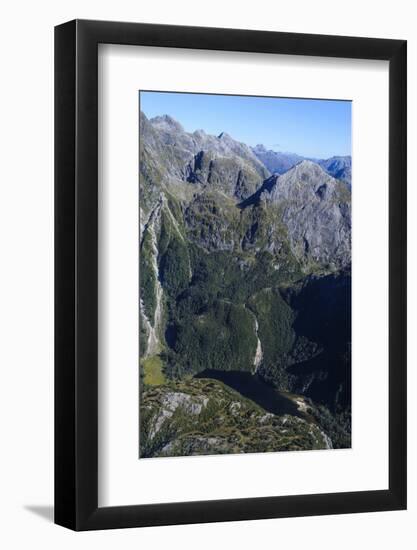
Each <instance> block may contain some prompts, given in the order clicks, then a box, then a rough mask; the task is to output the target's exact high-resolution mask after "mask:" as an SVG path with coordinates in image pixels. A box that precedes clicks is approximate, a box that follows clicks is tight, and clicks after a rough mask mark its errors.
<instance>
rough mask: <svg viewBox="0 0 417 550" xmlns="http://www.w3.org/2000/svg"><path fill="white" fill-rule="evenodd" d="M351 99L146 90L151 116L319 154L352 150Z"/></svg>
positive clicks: (143, 96) (143, 101)
mask: <svg viewBox="0 0 417 550" xmlns="http://www.w3.org/2000/svg"><path fill="white" fill-rule="evenodd" d="M351 106H352V104H351V102H350V101H334V100H322V99H288V98H267V97H252V96H227V95H207V94H187V93H171V92H141V93H140V107H141V110H142V111H143V112H144V113H145V115H146V116H147V117H148V118H152V117H154V116H157V115H164V114H168V115H170V116H172V117H173V118H175V119H176V120H178V121H179V122H180V123H181V124H182V125H183V127H184V128H185V130H186V131H187V132H194V130H198V129H202V130H204V131H205V132H207V133H208V134H214V135H219V134H220V133H221V132H227V133H228V134H230V135H231V136H232V137H233V138H234V139H237V140H238V141H243V142H244V143H247V144H248V145H253V146H254V145H257V144H258V143H262V144H263V145H265V147H267V149H273V150H274V151H283V152H291V153H298V154H299V155H303V156H307V157H315V158H328V157H331V156H333V155H350V154H351Z"/></svg>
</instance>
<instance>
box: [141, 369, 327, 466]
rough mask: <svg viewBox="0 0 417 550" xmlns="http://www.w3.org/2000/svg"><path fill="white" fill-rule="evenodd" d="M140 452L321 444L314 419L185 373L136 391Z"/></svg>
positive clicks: (242, 450) (268, 448) (176, 453)
mask: <svg viewBox="0 0 417 550" xmlns="http://www.w3.org/2000/svg"><path fill="white" fill-rule="evenodd" d="M140 419H141V437H140V455H141V457H144V458H146V457H150V456H152V457H154V456H187V455H201V454H229V453H250V452H271V451H299V450H306V449H325V448H326V441H325V439H324V437H323V435H322V433H321V432H320V430H319V429H318V428H317V426H316V425H315V424H312V423H308V422H307V421H305V420H303V419H301V418H298V417H295V416H289V415H283V416H276V415H273V414H270V413H267V412H266V411H265V410H264V409H262V408H261V407H260V406H258V405H256V404H255V403H254V402H253V401H250V400H249V399H245V398H244V397H242V396H241V395H240V394H239V393H237V392H236V391H234V390H232V389H230V388H228V387H227V386H225V385H224V384H222V383H221V382H218V381H214V380H209V379H198V380H197V379H186V380H181V381H177V382H169V383H168V384H166V385H164V386H158V387H152V388H149V389H146V390H145V391H144V392H143V394H142V400H141V408H140Z"/></svg>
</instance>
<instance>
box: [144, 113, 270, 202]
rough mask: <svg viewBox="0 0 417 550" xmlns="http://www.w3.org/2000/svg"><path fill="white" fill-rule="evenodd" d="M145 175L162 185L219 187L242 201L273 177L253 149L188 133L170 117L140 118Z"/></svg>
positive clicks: (223, 136)
mask: <svg viewBox="0 0 417 550" xmlns="http://www.w3.org/2000/svg"><path fill="white" fill-rule="evenodd" d="M140 132H141V163H140V164H141V171H142V172H145V176H147V175H150V176H151V177H152V176H153V177H154V179H156V180H159V181H160V182H167V181H169V180H178V181H187V182H189V183H195V184H201V185H203V186H206V185H208V186H212V185H215V186H218V188H220V189H221V190H222V192H224V193H225V194H227V195H229V196H235V197H237V198H239V199H241V198H246V197H248V196H249V195H251V194H252V193H254V192H255V191H256V189H257V188H258V187H259V186H260V185H261V184H262V182H263V180H264V179H265V178H266V177H267V176H268V175H269V172H268V170H267V169H266V168H265V166H264V165H263V164H262V162H261V161H260V160H259V159H258V158H257V157H256V156H255V154H254V153H253V152H252V150H251V149H250V147H248V146H247V145H245V144H244V143H240V142H238V141H236V140H234V139H233V138H232V137H231V136H229V135H228V134H226V133H222V134H220V135H219V136H211V135H208V134H206V133H205V132H204V131H203V130H197V131H195V132H193V133H187V132H185V131H184V129H183V127H182V126H181V124H180V123H179V122H177V121H176V120H174V119H173V118H172V117H170V116H168V115H163V116H158V117H155V118H152V119H150V120H148V119H147V118H146V116H145V115H144V114H143V113H141V115H140Z"/></svg>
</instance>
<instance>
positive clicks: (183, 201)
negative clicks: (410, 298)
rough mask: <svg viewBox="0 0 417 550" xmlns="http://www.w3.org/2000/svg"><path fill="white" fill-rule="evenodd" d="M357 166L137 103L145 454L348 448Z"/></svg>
mask: <svg viewBox="0 0 417 550" xmlns="http://www.w3.org/2000/svg"><path fill="white" fill-rule="evenodd" d="M284 157H285V158H284ZM275 161H276V162H275ZM350 166H351V165H350V158H349V159H348V158H345V157H343V158H339V157H333V158H332V159H327V160H325V161H323V160H319V161H314V160H311V159H305V158H302V157H300V156H297V155H287V156H285V154H283V153H274V152H272V151H266V150H265V148H263V147H261V146H257V147H255V148H251V147H249V146H248V145H246V144H244V143H240V142H238V141H236V140H234V139H233V138H232V137H231V136H230V135H228V134H227V133H226V132H223V133H221V134H220V135H218V136H212V135H209V134H207V133H206V132H204V131H203V130H197V131H195V132H193V133H189V132H186V131H185V130H184V128H183V127H182V126H181V124H180V123H179V122H178V121H176V120H175V119H173V118H172V117H170V116H168V115H163V116H158V117H155V118H152V119H148V118H147V117H146V116H145V115H144V114H143V113H140V163H139V171H140V297H141V300H140V372H141V418H142V420H141V456H167V455H170V456H174V455H175V456H177V455H178V454H207V453H210V454H212V453H216V452H219V453H223V452H228V451H227V449H228V448H229V450H230V452H232V450H233V449H234V450H235V451H236V452H248V449H250V450H253V449H254V445H255V443H253V442H254V441H255V440H256V442H258V443H256V445H258V444H259V441H260V439H262V438H261V437H260V434H261V433H262V430H263V428H262V422H266V420H263V421H262V420H261V418H262V414H259V410H258V409H257V411H258V412H256V413H255V412H254V411H253V412H251V413H249V412H248V408H247V406H248V405H247V399H249V400H250V402H251V403H252V405H253V404H254V403H256V406H257V407H261V409H262V410H263V411H264V413H265V414H272V415H273V416H274V418H275V417H281V416H285V415H289V416H295V417H298V420H294V422H293V424H292V426H293V428H292V429H293V436H294V438H295V439H292V440H291V441H292V443H291V448H298V449H308V448H330V447H331V446H332V447H348V446H350V292H351V291H350V288H351V284H350V266H351V190H350V176H349V180H348V178H347V174H350ZM190 377H191V378H190ZM196 377H198V378H199V379H201V377H202V378H203V379H204V380H205V379H206V378H209V379H210V378H211V379H213V378H215V379H216V384H217V385H216V386H213V385H207V384H206V383H200V382H197V381H195V382H191V381H190V380H195V379H196ZM212 384H214V381H213V383H212ZM219 384H220V385H219ZM222 384H223V385H222ZM222 388H223V389H222ZM227 388H229V389H227ZM230 388H232V389H233V391H234V392H235V393H234V394H233V400H234V401H233V402H235V401H236V403H237V405H236V406H233V407H232V408H231V409H229V408H227V409H224V407H223V405H222V403H225V402H226V401H227V402H228V400H229V401H230V399H231V397H230V396H231V395H232V394H230V393H227V392H230ZM271 392H272V393H271ZM184 395H186V396H188V397H186V398H185V397H184ZM288 403H290V404H291V406H292V408H291V407H289V405H288ZM218 407H220V408H221V409H222V410H223V413H224V418H223V421H222V424H223V425H224V426H229V428H228V430H229V431H227V430H226V431H227V434H226V431H225V432H224V433H223V432H222V431H221V426H220V425H218V424H217V423H215V422H214V417H213V415H212V412H213V411H214V410H217V408H218ZM209 410H210V411H212V412H211V413H210V414H209ZM193 411H194V412H193ZM196 411H197V412H196ZM239 411H241V412H239ZM243 411H246V412H245V413H244V414H245V415H246V416H247V415H249V414H251V415H253V418H255V417H256V418H257V420H256V421H255V420H254V423H253V425H252V428H251V430H252V431H251V433H252V435H253V441H252V440H251V441H252V443H251V444H248V445H246V443H244V440H245V437H248V436H244V435H243V434H244V433H246V432H245V429H244V426H243V424H242V417H241V415H242V414H243ZM300 411H302V414H301V413H300ZM194 413H195V414H196V415H197V416H198V418H196V419H194V420H193V421H192V422H191V420H190V419H189V420H187V421H185V420H181V419H184V418H185V416H187V417H189V415H190V414H194ZM197 413H198V414H197ZM281 413H282V415H281ZM201 415H202V416H201ZM257 415H258V416H257ZM300 415H301V417H300ZM268 418H271V421H269V420H268V422H266V424H265V426H264V428H265V430H266V426H268V430H269V431H270V432H271V436H270V438H269V439H268V441H270V446H269V447H268V446H267V445H266V448H263V449H262V450H286V449H288V448H289V447H288V446H286V445H287V443H288V440H287V439H286V438H285V437H284V438H283V437H282V430H284V431H285V428H284V427H283V424H282V422H279V421H276V420H275V419H272V417H268ZM213 422H214V423H213ZM259 423H260V424H259ZM305 423H307V427H306V424H305ZM255 424H256V426H255ZM231 426H233V427H234V428H233V429H234V430H236V433H235V435H234V436H233V437H232V436H231V435H230V430H232V428H231ZM309 426H310V428H308V427H309ZM313 427H314V428H313ZM316 427H317V429H318V430H319V431H318V432H317V433H316V432H314V433H315V435H314V437H313V436H312V435H311V434H312V433H313V432H312V431H311V430H313V429H314V430H315V429H316ZM196 429H198V430H199V431H198V433H199V435H198V437H197V438H196V435H195V433H196V432H195V430H196ZM242 430H243V431H242ZM309 430H310V431H309ZM232 431H233V430H232ZM220 432H221V433H220ZM272 432H273V433H272ZM307 432H308V433H309V434H310V435H309V436H308V437H307ZM233 433H234V432H233ZM191 434H193V435H191ZM216 434H217V435H216ZM255 434H256V437H255ZM317 434H318V435H317ZM320 434H323V437H321V436H320ZM229 436H230V437H229ZM311 437H313V439H314V441H315V443H312V439H311ZM209 440H210V441H211V442H212V443H209ZM216 441H218V443H215V442H216ZM329 442H330V443H331V445H330V443H329ZM256 445H255V447H256ZM255 450H256V449H255Z"/></svg>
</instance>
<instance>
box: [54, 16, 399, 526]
mask: <svg viewBox="0 0 417 550" xmlns="http://www.w3.org/2000/svg"><path fill="white" fill-rule="evenodd" d="M55 196H56V201H55V220H56V225H55V258H56V264H55V265H56V273H55V284H56V286H55V289H56V300H55V302H56V317H55V318H56V325H55V327H56V328H55V521H56V523H57V524H60V525H63V526H65V527H68V528H71V529H74V530H90V529H107V528H122V527H140V526H155V525H169V524H179V523H199V522H215V521H236V520H248V519H261V518H279V517H289V516H307V515H323V514H340V513H353V512H371V511H383V510H402V509H405V508H406V42H405V41H403V40H385V39H384V40H382V39H376V38H354V37H339V36H319V35H306V34H288V33H279V32H263V31H262V32H260V31H247V30H236V29H215V28H196V27H174V26H163V25H148V24H139V23H116V22H104V21H79V20H77V21H71V22H68V23H65V24H63V25H60V26H58V27H56V29H55Z"/></svg>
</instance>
